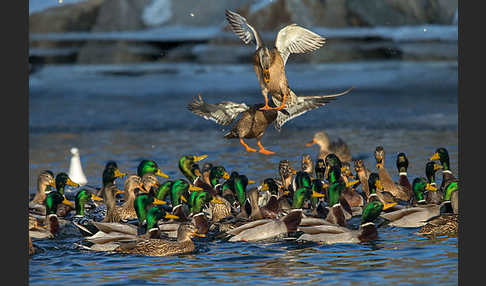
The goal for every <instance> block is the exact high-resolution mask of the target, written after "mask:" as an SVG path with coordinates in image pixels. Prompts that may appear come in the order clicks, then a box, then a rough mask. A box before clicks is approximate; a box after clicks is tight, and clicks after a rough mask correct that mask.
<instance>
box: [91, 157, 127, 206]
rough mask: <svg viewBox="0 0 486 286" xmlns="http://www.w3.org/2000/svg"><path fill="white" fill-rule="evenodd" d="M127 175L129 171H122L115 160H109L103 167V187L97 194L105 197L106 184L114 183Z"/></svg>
mask: <svg viewBox="0 0 486 286" xmlns="http://www.w3.org/2000/svg"><path fill="white" fill-rule="evenodd" d="M126 175H127V173H122V172H120V170H119V169H118V165H117V163H116V162H115V161H108V162H107V163H106V165H105V168H104V169H103V173H102V185H101V188H100V189H98V190H97V192H96V196H98V197H103V195H104V188H105V186H106V185H108V184H114V183H115V180H116V179H117V178H122V177H124V176H126Z"/></svg>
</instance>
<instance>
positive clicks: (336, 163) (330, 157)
mask: <svg viewBox="0 0 486 286" xmlns="http://www.w3.org/2000/svg"><path fill="white" fill-rule="evenodd" d="M324 162H325V163H326V173H325V174H324V177H325V178H326V179H327V180H329V171H330V169H331V168H333V167H334V168H336V169H339V176H341V169H342V167H343V164H342V163H341V160H339V158H338V156H336V154H334V153H330V154H327V156H326V158H325V159H324Z"/></svg>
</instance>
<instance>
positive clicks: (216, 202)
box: [211, 198, 224, 204]
mask: <svg viewBox="0 0 486 286" xmlns="http://www.w3.org/2000/svg"><path fill="white" fill-rule="evenodd" d="M211 202H212V203H215V204H224V202H223V201H222V200H218V199H217V198H213V199H212V200H211Z"/></svg>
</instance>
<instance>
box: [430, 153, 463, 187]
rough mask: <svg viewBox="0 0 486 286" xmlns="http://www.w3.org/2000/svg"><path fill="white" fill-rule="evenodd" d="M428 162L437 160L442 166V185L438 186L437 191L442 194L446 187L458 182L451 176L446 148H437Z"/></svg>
mask: <svg viewBox="0 0 486 286" xmlns="http://www.w3.org/2000/svg"><path fill="white" fill-rule="evenodd" d="M429 160H430V161H433V160H439V162H440V165H441V166H442V168H441V169H442V183H441V184H440V188H439V190H440V191H441V192H444V190H445V189H446V187H447V185H448V184H449V183H451V182H459V180H458V179H457V178H456V177H455V176H454V175H453V174H452V171H451V169H450V167H451V166H450V161H449V152H448V151H447V149H446V148H444V147H440V148H437V150H436V151H435V153H434V155H432V156H431V157H430V158H429Z"/></svg>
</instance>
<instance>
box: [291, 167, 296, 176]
mask: <svg viewBox="0 0 486 286" xmlns="http://www.w3.org/2000/svg"><path fill="white" fill-rule="evenodd" d="M290 172H291V173H292V175H295V174H297V171H296V170H295V169H294V168H292V167H290Z"/></svg>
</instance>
